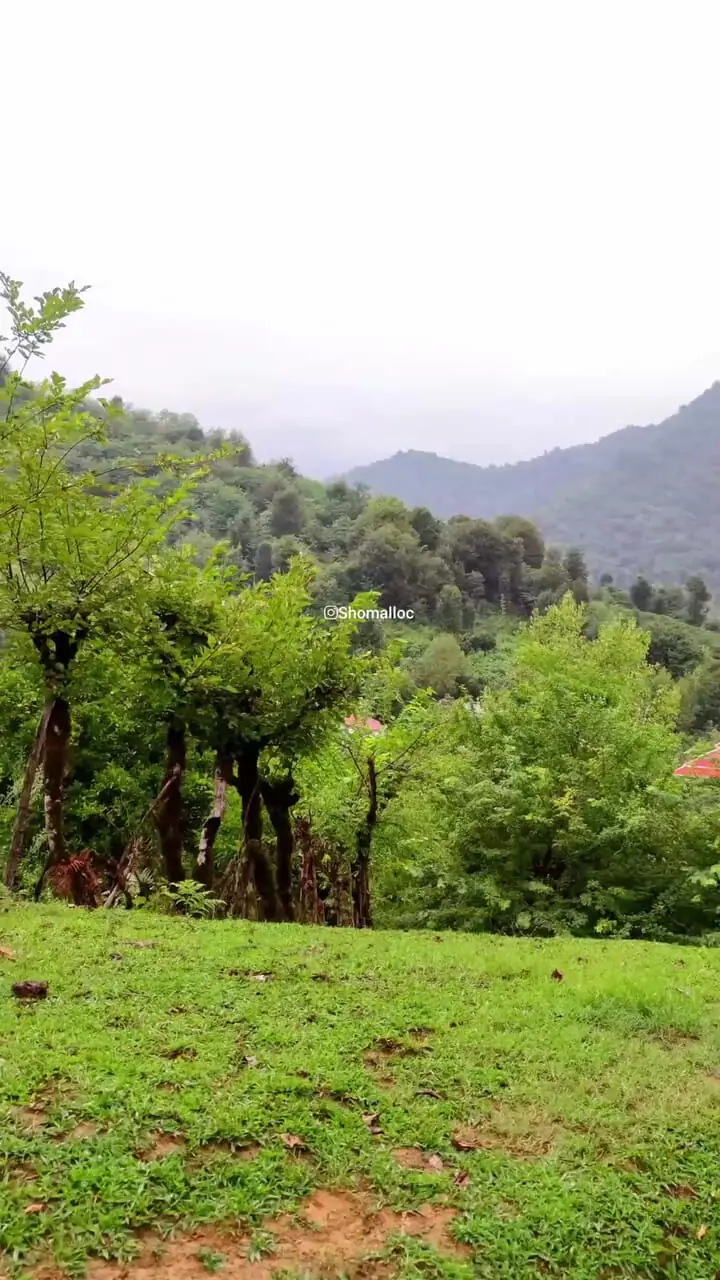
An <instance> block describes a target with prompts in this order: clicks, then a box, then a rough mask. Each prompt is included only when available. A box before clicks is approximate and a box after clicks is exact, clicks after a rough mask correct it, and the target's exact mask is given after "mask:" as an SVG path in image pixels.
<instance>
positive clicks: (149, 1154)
mask: <svg viewBox="0 0 720 1280" xmlns="http://www.w3.org/2000/svg"><path fill="white" fill-rule="evenodd" d="M184 1150H185V1139H184V1138H178V1137H175V1135H174V1134H172V1133H156V1134H154V1135H153V1140H152V1143H151V1144H150V1146H148V1147H145V1148H144V1149H143V1150H142V1151H141V1152H139V1153H138V1159H139V1160H146V1161H151V1160H164V1159H165V1157H166V1156H177V1155H180V1154H181V1153H182V1152H183V1151H184Z"/></svg>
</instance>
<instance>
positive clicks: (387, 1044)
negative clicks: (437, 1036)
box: [363, 1027, 432, 1085]
mask: <svg viewBox="0 0 720 1280" xmlns="http://www.w3.org/2000/svg"><path fill="white" fill-rule="evenodd" d="M408 1034H409V1035H410V1036H412V1037H413V1041H414V1042H415V1043H412V1042H408V1041H403V1040H396V1039H395V1038H394V1037H392V1036H386V1037H383V1038H382V1039H380V1040H376V1041H375V1043H374V1044H373V1045H372V1046H371V1048H369V1049H368V1050H367V1052H366V1053H365V1054H363V1062H364V1063H365V1066H366V1067H367V1068H368V1070H370V1071H372V1073H373V1075H374V1076H375V1078H376V1079H377V1081H378V1083H379V1084H383V1085H393V1084H395V1083H396V1079H395V1076H394V1075H393V1074H392V1070H391V1067H392V1063H393V1060H396V1059H400V1058H417V1057H419V1056H420V1055H421V1054H426V1053H431V1052H432V1050H431V1049H430V1047H429V1045H426V1044H422V1043H421V1044H418V1043H417V1041H418V1040H420V1041H422V1040H423V1039H424V1038H425V1036H427V1035H429V1034H430V1028H428V1027H414V1028H413V1029H412V1031H410V1032H409V1033H408Z"/></svg>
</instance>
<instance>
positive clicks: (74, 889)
mask: <svg viewBox="0 0 720 1280" xmlns="http://www.w3.org/2000/svg"><path fill="white" fill-rule="evenodd" d="M49 880H50V883H51V884H52V887H53V889H54V891H55V893H56V894H57V895H58V897H60V898H70V899H71V901H72V902H74V903H75V906H76V907H97V906H99V904H100V900H101V894H102V882H101V879H100V876H99V875H98V872H97V870H96V868H95V865H94V858H93V853H92V850H91V849H83V851H82V853H78V854H74V855H73V856H72V857H70V858H67V859H66V861H65V862H60V863H58V864H57V866H55V867H52V868H51V869H50V872H49Z"/></svg>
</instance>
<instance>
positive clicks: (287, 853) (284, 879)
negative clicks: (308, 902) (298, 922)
mask: <svg viewBox="0 0 720 1280" xmlns="http://www.w3.org/2000/svg"><path fill="white" fill-rule="evenodd" d="M261 792H262V798H263V800H264V802H265V808H266V809H267V811H268V815H269V817H270V821H271V822H272V825H273V830H274V832H275V839H276V845H277V863H276V865H277V890H278V897H279V899H280V906H281V908H282V918H283V920H287V921H292V920H294V919H295V911H294V908H293V895H292V863H293V853H294V851H295V834H294V832H293V826H292V821H291V818H290V810H291V808H292V806H293V805H294V804H297V802H298V799H299V797H298V793H297V791H296V790H295V785H294V783H293V780H292V778H283V780H282V781H281V782H268V781H267V780H266V779H263V780H262V782H261Z"/></svg>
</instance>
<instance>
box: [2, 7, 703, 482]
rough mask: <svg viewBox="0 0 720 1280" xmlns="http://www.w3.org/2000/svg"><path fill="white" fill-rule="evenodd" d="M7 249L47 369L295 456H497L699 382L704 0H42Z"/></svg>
mask: <svg viewBox="0 0 720 1280" xmlns="http://www.w3.org/2000/svg"><path fill="white" fill-rule="evenodd" d="M0 31H1V33H2V41H3V49H4V57H3V63H2V72H1V73H0V103H1V104H2V108H3V110H2V116H3V122H4V126H5V138H4V147H3V155H4V159H3V164H2V179H0V183H1V194H0V265H2V267H3V268H4V269H5V270H7V271H9V272H10V273H11V274H12V275H14V276H15V277H17V278H20V279H22V280H25V281H26V282H27V283H28V284H29V285H30V286H31V287H33V288H35V287H36V286H40V287H47V286H50V285H53V284H56V283H63V282H65V281H66V280H68V279H70V278H74V279H75V280H76V281H77V282H78V283H89V284H91V285H92V291H91V293H90V294H89V297H88V306H87V310H86V312H85V313H84V314H83V315H82V316H81V317H79V318H77V319H74V320H73V321H72V322H71V325H70V327H69V328H68V330H67V331H66V333H65V334H64V335H63V337H62V338H61V340H59V341H58V343H57V346H56V349H55V350H54V352H53V361H52V363H53V364H54V365H56V366H58V367H59V368H60V369H61V371H62V372H65V373H67V374H68V375H69V376H71V377H72V378H74V379H77V380H79V379H80V378H82V377H84V376H86V375H88V374H91V373H94V372H96V371H97V372H100V373H103V374H107V375H109V376H112V377H113V378H114V381H115V390H116V391H117V392H119V393H120V394H122V395H123V396H125V397H126V398H128V399H130V400H132V401H134V402H135V403H138V404H142V405H144V406H148V407H152V408H158V409H159V408H162V407H169V408H174V409H179V410H189V411H192V412H194V413H196V414H197V416H198V417H199V418H200V420H201V421H202V422H203V424H204V425H220V426H225V427H230V426H237V427H240V428H241V429H243V430H245V431H246V432H247V433H248V434H249V435H250V437H251V440H252V442H253V444H254V447H255V449H256V452H257V453H258V454H259V455H260V456H261V457H262V456H268V455H276V456H277V455H280V454H290V455H292V456H294V457H295V458H296V459H297V460H298V461H299V462H300V463H301V465H303V466H305V467H306V468H308V469H311V470H312V471H314V472H315V473H316V474H324V473H328V472H332V471H334V470H337V469H338V467H339V466H342V465H346V464H348V463H352V462H354V461H358V462H360V461H368V460H370V459H372V458H375V457H382V456H386V455H387V454H389V453H392V452H394V451H395V450H396V449H397V448H409V447H414V448H420V449H422V448H425V449H427V448H429V449H433V450H435V451H436V452H439V453H444V454H448V455H450V456H455V457H459V458H465V459H468V460H471V461H477V462H490V461H505V460H512V459H516V458H519V457H527V456H531V455H534V454H536V453H539V452H542V450H543V449H545V448H549V447H552V446H554V445H556V444H568V443H575V442H578V441H581V440H586V439H594V438H596V437H597V436H598V435H599V434H603V433H605V432H607V431H610V430H613V429H614V428H616V427H620V426H623V425H625V424H626V423H628V422H642V423H644V422H648V421H653V420H659V419H660V418H662V417H664V416H666V415H667V414H668V413H670V412H672V410H673V409H674V408H675V407H676V406H677V404H678V403H679V402H681V401H686V400H689V399H691V398H692V397H693V396H694V395H696V394H698V393H699V392H700V391H701V390H702V389H703V388H704V387H705V386H707V385H708V384H709V383H711V382H712V381H714V380H715V379H716V378H720V311H719V306H718V304H719V301H720V216H719V215H720V207H719V206H720V178H719V177H718V137H717V133H718V123H719V121H720V112H719V110H718V108H719V105H720V102H719V99H720V77H719V76H718V73H717V49H718V37H719V36H720V9H719V8H718V6H717V4H716V3H714V0H708V2H707V3H704V2H698V0H695V2H694V0H683V3H682V4H681V3H679V0H674V2H670V0H567V2H566V0H204V3H202V4H198V3H193V2H192V0H187V3H186V4H184V5H183V4H178V3H177V0H174V3H165V0H145V2H144V3H142V4H140V3H136V0H123V3H122V4H121V3H118V2H117V0H101V2H98V0H92V2H88V3H85V2H84V0H82V2H81V0H62V2H61V3H57V0H35V2H34V3H33V4H32V5H30V4H26V5H16V6H12V8H11V7H10V6H8V9H7V12H6V11H3V15H2V21H1V24H0Z"/></svg>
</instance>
